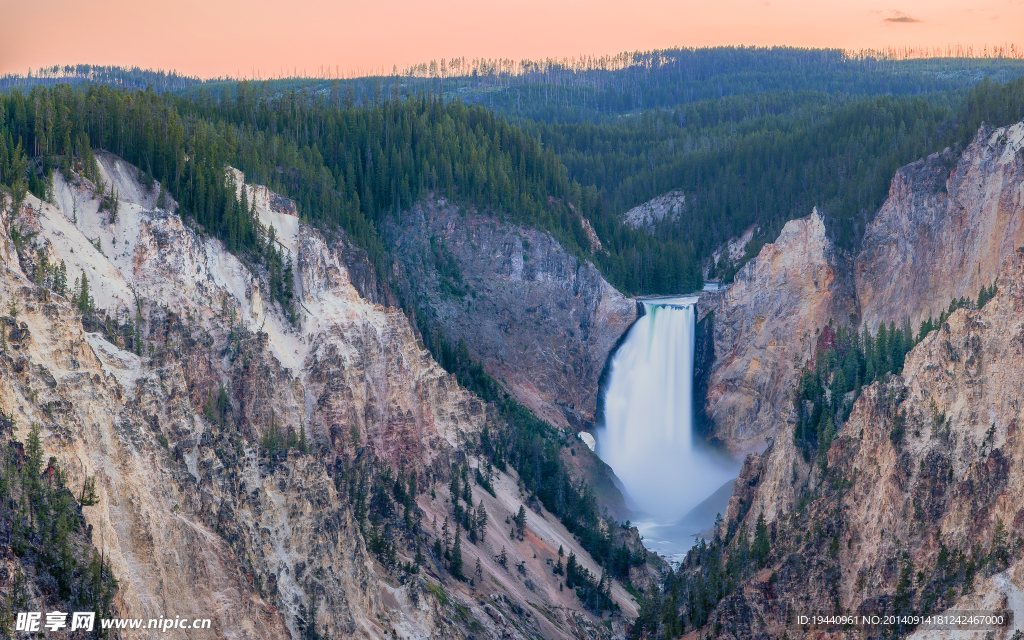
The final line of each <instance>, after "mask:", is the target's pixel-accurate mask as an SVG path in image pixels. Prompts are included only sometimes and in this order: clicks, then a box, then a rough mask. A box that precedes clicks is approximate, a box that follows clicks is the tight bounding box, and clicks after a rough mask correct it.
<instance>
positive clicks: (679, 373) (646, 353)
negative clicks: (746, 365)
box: [597, 296, 736, 523]
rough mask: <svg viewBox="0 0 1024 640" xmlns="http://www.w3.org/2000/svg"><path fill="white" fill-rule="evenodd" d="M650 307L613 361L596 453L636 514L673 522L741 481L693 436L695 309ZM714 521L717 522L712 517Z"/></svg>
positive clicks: (681, 302)
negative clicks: (726, 486) (730, 483)
mask: <svg viewBox="0 0 1024 640" xmlns="http://www.w3.org/2000/svg"><path fill="white" fill-rule="evenodd" d="M696 301H697V298H696V297H695V296H694V297H687V298H671V299H658V300H647V301H645V302H644V303H643V304H644V308H645V310H646V312H647V313H646V315H645V316H644V317H642V318H640V319H639V320H637V321H636V323H635V324H634V325H633V327H632V328H631V329H630V330H629V333H628V334H627V336H626V339H625V341H624V342H623V343H622V345H621V346H620V347H619V349H618V351H617V352H616V353H615V355H614V357H613V358H612V362H611V370H610V376H609V379H608V386H607V389H606V393H605V399H604V425H603V427H602V428H600V429H599V430H598V433H597V452H598V455H600V457H601V459H602V460H604V461H605V462H606V463H607V464H608V466H610V467H611V468H612V470H614V471H615V475H616V476H618V478H619V480H620V481H621V482H622V485H623V487H624V489H625V493H626V494H627V497H628V498H630V499H631V500H632V501H633V503H634V504H635V505H636V506H637V508H638V509H639V510H640V511H642V512H644V513H646V514H648V515H649V516H651V517H653V518H655V519H657V520H659V521H661V522H665V523H667V522H675V521H678V520H679V519H680V518H682V517H683V516H684V515H686V514H687V513H688V512H689V511H690V510H691V509H693V508H694V507H696V506H697V505H698V504H700V503H701V502H702V501H704V500H705V499H706V498H708V497H709V496H711V495H712V494H713V493H715V491H716V490H717V489H719V488H720V487H722V485H723V484H724V483H726V482H728V481H729V480H730V479H731V478H734V477H735V476H736V469H735V463H731V462H728V463H727V462H723V461H722V460H719V459H717V458H716V457H715V456H713V455H712V454H711V453H710V452H709V451H708V450H707V448H706V447H705V446H704V445H703V443H701V442H695V441H694V435H693V356H694V346H695V315H696V310H695V308H694V305H695V303H696ZM712 517H713V516H712Z"/></svg>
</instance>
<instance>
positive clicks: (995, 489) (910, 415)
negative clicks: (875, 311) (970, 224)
mask: <svg viewBox="0 0 1024 640" xmlns="http://www.w3.org/2000/svg"><path fill="white" fill-rule="evenodd" d="M1004 266H1005V268H1004V269H1003V271H1002V275H1001V276H1000V277H999V279H998V286H999V289H1000V292H999V294H998V296H997V297H996V298H995V299H993V300H991V301H990V302H988V304H986V305H985V306H984V308H982V309H981V310H977V311H974V310H960V311H957V312H956V313H954V314H953V315H952V316H951V317H950V318H949V320H948V322H946V323H945V324H944V325H943V326H942V327H941V328H940V329H938V330H936V331H933V332H932V333H930V334H929V335H928V336H927V337H926V338H925V339H924V340H923V341H922V342H921V343H920V344H919V345H918V346H917V347H916V348H915V349H914V350H913V351H912V352H911V353H910V354H909V355H908V357H907V361H906V364H905V366H904V369H903V374H902V375H901V376H895V377H892V378H891V379H890V380H888V381H887V382H878V383H875V384H873V385H872V386H870V387H868V388H866V389H865V391H864V394H863V395H862V396H861V398H860V399H859V400H858V401H857V403H856V405H855V407H854V410H853V413H852V414H851V416H850V419H849V421H848V422H847V423H846V424H845V426H844V427H843V428H842V430H841V432H840V434H839V436H838V437H837V439H836V440H835V441H834V442H833V444H832V446H831V448H830V449H829V451H828V464H827V466H826V467H824V468H822V467H821V466H818V465H816V464H807V463H805V462H803V460H801V459H800V457H799V456H798V455H797V454H796V452H794V451H792V447H791V442H792V428H791V427H790V428H786V429H783V430H780V433H779V436H778V437H777V438H776V441H775V443H774V444H773V445H772V449H771V450H770V451H769V452H768V453H767V454H766V455H765V456H764V457H752V458H750V459H749V460H748V463H747V465H746V466H745V469H744V472H743V474H741V477H740V481H738V482H737V487H739V488H738V490H737V492H736V494H735V495H734V496H733V502H732V504H731V505H730V513H729V516H730V518H731V519H732V520H733V521H734V524H733V525H732V526H731V527H730V530H731V531H736V530H737V529H738V528H740V526H741V523H742V525H745V527H746V529H745V530H746V531H752V530H753V525H754V522H755V520H756V518H757V516H758V515H760V514H761V513H762V511H763V512H764V514H765V517H766V519H767V520H768V521H769V522H770V523H773V524H772V530H773V535H774V544H773V551H772V555H771V558H770V560H769V562H767V568H766V569H764V570H762V571H761V572H759V573H757V574H756V575H755V576H754V577H752V578H750V579H748V580H747V581H746V582H745V584H744V586H743V587H742V588H741V589H739V590H738V591H736V592H735V593H734V594H733V595H732V596H730V597H729V598H727V599H726V600H725V601H723V603H721V604H720V605H719V607H718V609H717V610H716V616H717V618H716V617H715V616H713V619H717V620H719V621H721V622H722V624H723V625H724V631H725V632H724V633H722V634H721V635H724V636H727V637H729V636H731V637H754V636H763V635H764V634H768V635H770V636H772V637H778V636H781V635H782V633H784V632H788V634H789V635H790V637H795V636H797V635H808V636H809V635H814V634H816V633H818V632H819V631H818V630H813V629H806V628H805V629H801V628H800V627H798V626H796V625H794V624H793V623H792V616H793V615H794V614H797V613H803V612H820V611H829V612H831V611H844V612H851V613H876V612H877V613H894V612H898V611H906V612H922V611H941V610H943V609H946V608H949V607H955V608H961V607H962V608H972V607H975V606H979V607H980V606H985V607H988V608H992V609H999V608H1011V609H1014V610H1015V613H1016V616H1017V619H1016V622H1015V625H1014V626H1011V627H1009V628H1008V629H1004V630H1002V631H1000V633H999V635H998V636H997V637H1004V636H1005V637H1010V635H1012V633H1013V630H1014V628H1019V627H1021V626H1024V624H1022V622H1021V621H1020V620H1021V619H1020V616H1021V615H1022V613H1024V610H1022V609H1024V607H1022V606H1021V605H1022V603H1024V598H1022V595H1024V592H1022V587H1024V576H1022V571H1021V568H1020V567H1021V566H1022V564H1021V562H1020V559H1021V558H1022V556H1024V547H1022V543H1021V538H1020V536H1021V535H1022V534H1024V528H1022V527H1024V510H1022V509H1021V504H1022V501H1024V493H1022V492H1024V475H1022V474H1024V469H1022V468H1021V465H1020V462H1019V461H1020V460H1021V459H1024V440H1022V439H1021V434H1020V428H1019V422H1020V406H1019V400H1018V399H1019V397H1020V396H1021V394H1022V393H1024V388H1022V384H1024V382H1022V380H1024V376H1022V375H1021V373H1022V372H1024V334H1022V333H1021V323H1020V320H1019V318H1020V313H1021V311H1024V256H1021V255H1015V256H1013V257H1011V258H1009V259H1008V260H1007V261H1006V262H1005V263H1004ZM776 450H782V451H789V453H785V454H782V455H777V454H776ZM769 478H775V479H776V481H775V483H774V484H773V483H768V482H766V481H765V480H766V479H769ZM779 483H784V484H787V485H788V487H789V491H790V492H791V493H793V492H795V493H796V494H797V495H798V496H799V501H798V503H797V504H796V505H795V506H793V508H792V509H786V510H781V509H780V510H779V511H777V512H772V511H770V510H767V509H765V510H762V506H761V505H763V504H772V503H774V502H776V496H777V495H778V494H779V487H778V484H779ZM723 531H724V528H723ZM733 553H735V551H733ZM769 574H771V575H769ZM730 612H741V613H742V615H733V614H732V613H730ZM787 616H789V617H788V618H787ZM752 621H756V622H752ZM907 630H909V627H908V629H907Z"/></svg>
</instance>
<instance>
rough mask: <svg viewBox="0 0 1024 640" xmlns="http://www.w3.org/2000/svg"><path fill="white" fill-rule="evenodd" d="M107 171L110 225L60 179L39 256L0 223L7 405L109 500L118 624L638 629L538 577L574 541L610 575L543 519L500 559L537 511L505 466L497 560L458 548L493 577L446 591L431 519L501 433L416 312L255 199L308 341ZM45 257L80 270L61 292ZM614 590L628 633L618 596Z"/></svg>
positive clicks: (1, 355) (297, 629) (154, 196)
mask: <svg viewBox="0 0 1024 640" xmlns="http://www.w3.org/2000/svg"><path fill="white" fill-rule="evenodd" d="M99 160H100V170H101V174H102V176H103V179H104V182H105V183H106V184H108V185H115V186H116V187H117V189H118V193H119V195H120V202H121V205H120V208H119V210H118V212H117V216H116V217H115V216H110V215H109V214H108V213H106V212H104V213H103V214H101V213H100V212H99V211H98V209H99V199H98V198H97V196H96V189H95V187H94V185H92V184H90V183H89V182H88V181H87V180H85V179H84V178H82V177H80V176H69V177H68V178H67V179H65V178H64V177H62V176H60V175H59V174H58V175H57V176H56V178H55V186H54V194H55V195H54V203H55V204H50V203H45V202H40V201H39V200H37V199H35V198H33V197H29V199H28V200H27V203H26V207H25V208H23V210H22V211H21V212H20V215H19V217H18V219H17V220H16V222H15V224H17V225H18V226H19V230H20V231H21V232H22V233H21V234H20V236H19V238H26V237H31V238H33V239H32V241H31V242H33V243H34V246H33V245H32V244H27V243H20V244H19V243H14V242H13V240H12V235H11V233H10V229H9V227H7V226H6V225H5V226H3V227H0V258H2V261H3V264H2V266H0V314H7V315H11V314H14V313H15V311H16V312H17V323H18V324H17V325H14V323H15V319H14V318H12V317H7V318H0V323H2V324H3V326H4V328H5V329H8V327H9V326H14V329H11V330H8V331H5V334H4V338H5V339H4V341H0V411H2V412H3V416H5V418H4V419H5V420H6V419H7V417H10V418H11V419H13V420H14V421H16V423H17V424H18V425H30V424H33V423H35V424H38V425H40V433H41V438H42V445H43V448H44V450H45V455H46V456H54V458H55V459H56V461H57V463H58V464H59V466H60V467H61V468H62V469H63V470H64V472H65V473H66V474H67V479H68V482H67V484H68V486H69V487H71V488H72V489H74V490H76V491H77V488H80V487H83V486H84V485H85V482H86V479H87V478H94V479H95V484H96V494H97V501H96V503H95V504H91V505H89V506H85V507H83V508H82V511H83V514H84V517H85V520H86V522H87V523H88V526H89V527H91V529H90V531H91V535H92V538H91V541H92V544H93V545H95V546H96V547H97V548H99V549H102V550H103V554H104V558H105V560H106V562H107V563H109V565H110V567H111V568H112V570H113V573H114V575H115V576H116V578H117V579H118V581H119V585H120V587H119V589H118V593H117V596H116V600H115V608H116V610H117V611H118V614H119V615H122V616H127V617H139V618H147V619H148V618H157V617H159V616H161V615H163V616H165V617H166V616H170V617H174V616H176V615H180V616H182V617H189V618H193V617H196V616H201V617H210V618H211V619H212V620H213V629H212V630H211V631H210V632H209V633H208V635H205V636H204V635H201V634H199V635H190V634H189V633H183V635H184V637H238V638H245V637H252V638H278V637H280V638H285V637H291V638H297V637H302V636H307V635H310V633H309V632H310V631H312V629H311V627H312V626H315V629H316V630H317V631H318V632H322V631H324V630H326V631H327V632H328V633H330V634H331V635H332V636H334V637H366V638H378V637H385V636H388V637H393V636H398V635H400V636H402V637H438V638H455V637H464V636H465V635H467V634H469V633H474V634H478V635H479V636H485V637H513V638H522V637H535V636H537V635H541V636H544V637H574V636H576V637H583V636H586V637H611V636H613V635H616V634H618V635H621V634H622V633H623V631H624V626H623V625H624V619H623V618H621V617H619V618H616V619H615V620H614V621H613V624H612V625H611V627H609V626H606V625H603V624H600V623H599V621H598V620H597V618H595V616H593V615H592V614H590V613H588V612H586V611H585V610H584V609H583V608H582V607H581V606H580V603H579V602H578V600H577V599H576V596H575V594H574V592H572V590H569V589H566V590H564V591H563V590H561V589H559V588H558V582H557V580H556V579H555V577H554V576H553V575H552V574H551V572H550V569H549V568H546V567H547V565H546V564H545V562H546V561H547V560H550V559H551V557H552V553H554V552H557V549H558V548H559V547H560V546H562V547H564V548H565V550H566V551H567V552H568V551H572V552H574V553H575V554H576V556H577V557H578V558H579V560H580V562H581V564H582V565H583V566H586V567H587V568H588V569H590V570H591V571H592V572H593V573H594V574H595V575H598V574H599V572H600V568H599V567H598V566H597V564H596V563H595V562H594V561H593V560H592V559H591V558H590V557H589V556H588V555H587V554H586V552H585V551H584V550H583V549H582V548H581V547H580V546H579V544H578V543H577V542H576V540H575V539H574V538H573V536H572V535H571V534H570V533H569V532H568V531H567V530H566V529H565V528H564V527H563V526H562V525H561V523H560V522H559V521H558V519H557V518H555V517H554V516H553V515H551V514H549V513H545V512H544V510H543V509H541V508H539V507H538V512H537V515H536V516H534V515H533V514H531V516H530V523H529V524H528V527H527V535H526V536H525V539H524V540H522V541H517V542H514V543H513V542H509V543H508V545H507V546H508V550H507V551H508V553H507V557H508V560H507V564H508V566H509V567H511V569H512V571H511V572H510V571H507V570H506V567H502V566H500V565H499V563H498V558H499V557H500V553H501V543H500V541H501V540H502V539H503V538H506V535H507V531H503V527H504V526H505V525H504V519H505V518H507V517H510V516H511V515H512V514H514V513H515V512H516V511H517V510H518V508H519V506H520V504H521V500H524V499H525V498H524V497H523V496H522V495H521V494H520V489H519V485H518V482H517V479H516V477H515V475H514V471H510V472H509V473H501V472H495V478H494V484H495V488H496V491H495V496H491V495H489V494H488V495H487V496H486V497H483V496H481V495H480V494H482V493H485V492H483V491H482V490H480V489H479V488H477V489H476V490H475V491H474V493H475V495H474V496H473V498H474V499H475V500H474V502H476V501H478V500H486V501H487V509H488V512H489V513H490V520H489V523H488V525H487V527H486V536H485V540H486V541H488V542H485V541H483V540H482V541H480V542H478V543H475V544H471V543H470V542H468V540H464V541H463V557H464V563H465V565H466V567H467V570H468V571H472V567H474V564H475V562H476V560H477V559H479V561H480V565H481V572H482V573H485V574H486V575H487V576H494V577H495V579H494V580H489V579H488V582H486V583H480V584H477V585H475V586H473V585H470V584H468V583H462V582H460V581H457V580H454V579H452V578H450V576H448V575H447V573H446V572H445V571H444V570H443V569H441V568H440V567H441V565H440V562H442V561H441V560H440V559H438V558H434V557H433V556H432V554H430V553H429V552H428V551H427V548H429V547H430V546H431V545H432V544H433V541H434V540H435V539H436V538H437V537H438V536H440V535H442V532H441V531H440V530H439V529H438V528H437V527H436V526H432V525H431V524H430V517H431V516H433V515H435V514H436V515H439V516H441V517H442V518H443V517H444V516H445V515H447V513H448V510H449V509H450V507H451V505H450V497H449V496H447V490H446V489H445V486H446V483H445V482H444V481H445V480H446V479H447V478H448V477H449V475H450V472H451V471H450V470H451V465H452V463H453V462H456V461H458V462H465V463H468V464H469V465H470V467H475V466H477V465H478V464H479V462H478V461H477V459H476V458H475V456H474V455H473V452H474V451H475V448H474V447H475V443H477V442H478V441H479V440H480V438H481V434H482V432H483V430H484V429H485V427H489V428H491V429H495V430H496V429H497V428H498V426H499V425H495V424H494V423H493V422H492V419H493V415H494V413H495V412H494V410H493V407H489V406H488V405H486V404H485V403H484V402H482V401H481V400H480V399H479V398H477V397H476V396H474V395H473V394H471V393H469V392H467V391H466V390H465V389H463V388H462V387H460V386H459V384H458V382H457V381H456V380H455V378H454V376H452V375H450V374H448V373H447V372H446V371H445V370H444V369H443V368H442V367H440V366H439V365H438V364H437V363H436V362H435V361H434V360H433V358H431V356H430V354H429V352H428V351H426V350H425V349H424V348H423V346H422V344H421V343H420V342H419V341H418V340H417V336H416V333H415V330H414V329H413V327H412V326H411V325H410V323H409V322H408V320H407V319H406V316H405V314H404V313H402V312H401V311H399V310H397V309H394V308H388V307H384V306H382V305H380V304H376V303H374V302H372V301H368V300H366V299H365V298H363V297H362V296H361V295H360V294H359V291H358V290H357V288H356V287H355V286H354V284H353V277H352V276H351V274H350V272H349V270H348V267H347V265H348V264H349V262H350V261H347V260H346V258H345V256H343V255H340V254H339V251H344V246H345V245H344V244H343V243H337V242H328V240H327V239H325V238H324V237H323V236H322V235H321V234H320V233H319V232H317V231H316V230H314V229H311V228H309V227H306V226H304V225H301V224H300V223H299V221H298V219H297V218H296V217H295V216H294V211H293V210H292V209H290V207H289V206H288V203H287V201H284V200H283V199H280V198H279V197H276V196H275V195H274V194H272V193H271V192H269V191H266V190H265V189H264V190H261V189H260V188H256V187H253V186H252V185H246V186H245V188H246V189H249V194H248V195H249V201H250V202H253V201H254V202H255V203H256V208H257V213H258V215H259V217H260V220H261V222H262V223H263V224H264V225H266V226H268V227H269V226H273V227H274V228H275V231H276V237H277V240H278V242H279V243H280V246H281V247H282V248H283V250H285V251H287V252H288V253H289V254H290V255H291V256H293V258H294V264H295V267H296V268H295V282H294V285H295V286H294V288H295V291H296V292H297V297H298V307H299V309H300V310H301V311H300V312H299V314H298V315H299V317H298V320H297V321H296V322H295V323H294V324H293V323H292V322H290V321H289V319H288V316H287V315H286V314H284V313H283V312H282V310H281V309H280V307H279V305H278V304H277V303H276V302H275V301H274V300H273V299H272V298H271V296H269V295H268V293H267V287H266V281H265V276H264V275H262V274H261V273H260V271H259V269H258V268H254V267H252V265H250V264H246V263H243V262H242V261H241V260H239V259H238V258H237V257H236V256H234V255H232V254H230V253H228V252H227V251H226V250H225V249H224V247H223V245H222V244H221V243H220V242H218V241H216V240H214V239H212V238H209V237H204V236H203V235H202V234H201V233H199V232H198V230H196V229H194V228H192V227H191V226H190V225H189V224H187V223H186V222H185V221H183V220H182V219H181V218H180V217H179V216H177V215H176V214H174V213H173V210H174V203H173V202H170V201H169V199H168V198H167V196H166V194H165V195H164V196H163V198H161V197H160V194H159V193H158V192H156V189H158V187H154V188H153V189H146V188H145V187H144V186H143V185H140V184H138V183H137V181H135V176H137V175H138V170H137V169H135V168H134V167H131V165H128V164H127V163H124V161H122V160H120V159H119V158H116V157H114V156H110V155H108V154H100V157H99ZM238 181H239V182H240V183H241V182H242V177H241V176H240V175H239V176H238ZM158 203H164V204H165V205H166V206H165V207H163V208H158V207H157V204H158ZM4 222H5V223H6V218H5V219H4ZM32 234H34V235H32ZM19 242H21V241H20V240H19ZM40 256H46V258H47V261H48V263H49V264H50V265H55V264H60V263H63V264H64V267H65V268H66V271H67V287H66V288H65V289H64V291H63V293H61V291H59V290H58V289H59V288H60V287H59V286H58V285H57V284H56V283H55V282H54V281H53V278H52V276H53V274H54V273H55V272H53V271H52V270H51V271H47V270H46V269H44V268H42V265H43V263H42V262H41V257H40ZM357 260H358V258H357ZM23 263H24V264H26V265H28V266H29V267H30V269H29V271H30V272H26V270H25V267H23V266H22V265H23ZM85 279H87V280H88V282H89V287H90V292H91V296H89V297H88V298H87V299H82V298H80V296H79V292H80V290H81V289H80V288H79V287H80V283H81V282H82V281H83V280H85ZM72 290H74V291H72ZM72 298H74V299H72ZM12 304H13V306H12ZM7 338H11V339H12V340H11V341H8V340H7ZM26 432H27V429H25V430H19V432H18V433H17V438H19V439H24V438H25V437H26ZM410 470H415V471H416V473H417V478H418V480H417V484H416V485H415V486H416V490H415V495H413V496H412V499H411V501H407V502H405V503H402V504H398V503H394V502H392V501H391V498H390V497H389V496H391V495H392V494H393V492H395V491H397V490H395V489H394V486H393V485H394V481H393V480H390V481H388V482H387V483H385V485H381V486H384V487H385V488H384V489H383V491H382V492H380V491H378V493H375V494H374V495H373V500H372V503H371V507H370V508H376V507H373V504H378V503H381V501H384V502H383V504H384V506H385V508H386V509H405V510H407V511H406V512H405V514H404V515H405V517H406V519H407V520H408V521H409V522H410V523H411V524H410V528H409V530H408V531H406V530H403V531H402V532H401V533H394V532H388V531H387V530H386V528H385V529H378V527H380V526H381V525H380V523H379V521H376V520H375V521H372V522H370V523H368V521H367V517H366V514H365V509H366V508H367V507H366V504H367V502H369V500H368V496H367V492H368V491H370V490H371V489H372V488H373V487H374V486H378V485H379V481H374V480H373V478H374V477H376V475H375V474H387V473H392V474H398V473H401V474H407V473H408V472H409V471H410ZM384 477H387V478H393V477H394V476H386V475H385V476H384ZM402 477H408V476H407V475H404V476H402ZM373 482H378V484H377V485H374V484H373ZM396 505H397V506H396ZM361 509H362V510H363V511H360V510H361ZM392 513H394V512H392ZM414 531H415V533H414ZM367 532H369V533H367ZM368 536H369V540H371V544H367V539H368ZM381 540H384V541H385V544H384V548H383V549H382V548H381ZM495 547H497V549H496V548H495ZM552 549H553V550H554V551H553V552H552V551H551V550H552ZM392 553H393V554H394V557H392V558H391V559H390V560H389V559H388V555H389V554H392ZM414 563H415V565H416V567H417V568H416V570H415V571H414V570H412V569H411V567H412V566H413V564H414ZM517 564H518V565H522V566H523V569H522V570H521V571H517V570H516V565H517ZM401 566H405V567H406V569H405V570H403V569H400V567H401ZM484 584H487V585H488V586H487V589H486V590H484V588H483V587H484ZM612 596H613V597H614V598H615V600H616V602H618V603H619V605H620V607H621V608H622V611H623V613H624V614H625V615H626V616H629V615H635V613H636V605H635V603H634V601H633V599H632V597H631V596H630V595H629V594H628V593H626V592H625V590H623V588H622V587H621V586H620V585H617V584H616V585H615V586H614V587H613V589H612ZM2 597H3V594H0V598H2ZM481 603H482V604H481ZM540 610H543V611H545V612H546V613H545V615H537V614H536V613H533V612H537V611H540ZM467 612H468V613H467ZM548 614H550V616H549V615H548ZM499 620H500V622H499Z"/></svg>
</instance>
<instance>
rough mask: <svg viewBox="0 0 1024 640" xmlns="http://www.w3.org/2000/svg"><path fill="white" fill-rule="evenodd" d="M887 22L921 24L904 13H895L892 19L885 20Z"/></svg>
mask: <svg viewBox="0 0 1024 640" xmlns="http://www.w3.org/2000/svg"><path fill="white" fill-rule="evenodd" d="M884 20H885V22H921V21H920V20H918V19H917V18H911V17H910V16H908V15H907V14H905V13H903V12H902V11H893V15H892V17H890V18H885V19H884Z"/></svg>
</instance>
